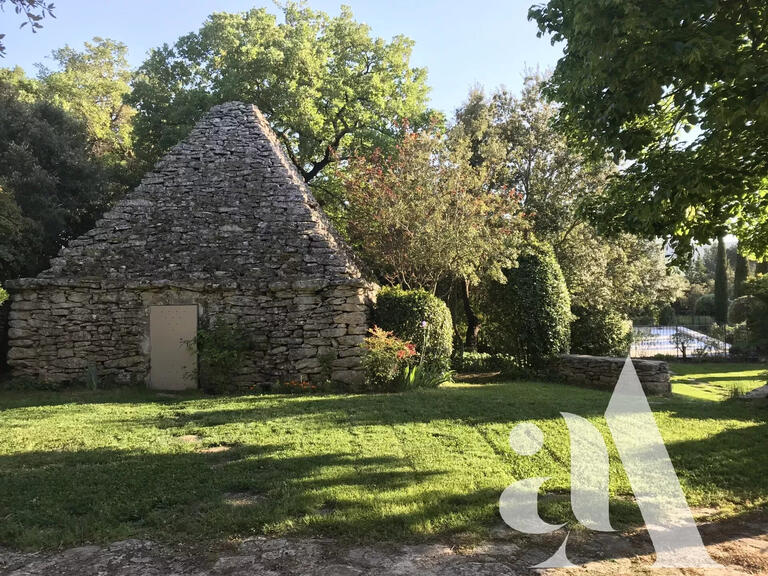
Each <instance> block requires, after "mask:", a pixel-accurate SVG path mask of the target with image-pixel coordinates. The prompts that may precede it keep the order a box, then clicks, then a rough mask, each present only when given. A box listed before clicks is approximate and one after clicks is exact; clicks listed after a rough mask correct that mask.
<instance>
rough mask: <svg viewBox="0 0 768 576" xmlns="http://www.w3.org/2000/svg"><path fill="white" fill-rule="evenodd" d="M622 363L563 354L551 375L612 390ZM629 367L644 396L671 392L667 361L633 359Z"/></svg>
mask: <svg viewBox="0 0 768 576" xmlns="http://www.w3.org/2000/svg"><path fill="white" fill-rule="evenodd" d="M625 360H626V359H625V358H609V357H605V356H582V355H579V354H566V355H563V356H560V358H559V359H558V360H557V361H556V362H555V363H554V365H553V367H552V376H553V377H554V378H557V379H559V380H561V381H563V382H565V383H566V384H575V385H576V386H588V387H590V388H602V389H606V390H613V387H614V386H616V382H617V381H618V380H619V375H620V374H621V370H622V369H623V368H624V362H625ZM632 364H633V365H634V367H635V372H637V376H638V378H640V383H641V384H642V385H643V390H645V393H646V394H668V393H669V392H670V391H671V385H670V383H669V367H668V366H667V363H666V362H660V361H658V360H638V359H633V360H632Z"/></svg>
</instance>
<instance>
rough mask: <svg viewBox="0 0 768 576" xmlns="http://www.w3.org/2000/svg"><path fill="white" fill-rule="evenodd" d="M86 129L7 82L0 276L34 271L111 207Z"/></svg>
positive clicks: (2, 120)
mask: <svg viewBox="0 0 768 576" xmlns="http://www.w3.org/2000/svg"><path fill="white" fill-rule="evenodd" d="M86 134H87V132H86V130H85V127H84V126H83V124H82V123H81V122H79V121H78V120H77V119H76V118H73V117H72V116H70V115H69V114H67V113H66V112H64V111H63V110H61V109H60V108H58V107H56V106H53V105H52V104H49V103H47V102H42V101H38V102H32V103H30V102H27V101H25V99H24V98H22V97H20V95H19V91H18V90H17V89H16V88H15V87H14V86H12V85H10V84H6V83H3V82H0V188H1V189H2V190H1V191H0V281H2V280H5V279H7V278H13V277H16V276H21V275H33V274H36V273H37V272H39V271H40V270H42V269H43V268H45V267H46V266H47V265H48V260H49V259H50V258H51V257H52V256H53V255H55V254H56V253H57V252H58V250H59V248H61V246H62V245H63V244H64V243H65V242H66V241H67V240H68V239H69V238H71V237H73V236H75V235H77V234H80V233H82V232H84V231H85V230H87V229H88V228H89V227H90V226H91V225H92V223H93V221H94V219H95V217H96V216H97V215H98V214H99V213H100V212H101V211H103V210H104V209H105V207H106V206H105V202H106V200H105V199H106V194H105V191H104V189H105V185H106V184H105V178H104V173H103V170H102V167H101V164H100V163H98V162H95V161H93V160H92V159H91V157H90V147H89V145H88V141H87V136H86Z"/></svg>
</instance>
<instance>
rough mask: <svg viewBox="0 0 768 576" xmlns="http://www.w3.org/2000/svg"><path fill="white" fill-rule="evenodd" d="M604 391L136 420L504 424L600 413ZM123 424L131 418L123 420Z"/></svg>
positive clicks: (527, 386) (183, 407)
mask: <svg viewBox="0 0 768 576" xmlns="http://www.w3.org/2000/svg"><path fill="white" fill-rule="evenodd" d="M609 399H610V393H607V392H605V391H600V390H591V389H584V388H575V387H572V386H566V385H561V384H549V383H530V382H506V383H495V384H489V385H483V386H469V385H468V386H462V387H449V388H440V389H436V390H416V391H410V392H404V393H396V394H369V395H313V396H279V395H269V394H267V395H258V396H242V397H228V398H222V399H221V404H222V405H223V406H225V407H223V408H221V407H217V406H215V405H214V403H211V404H212V406H211V408H210V409H208V408H207V407H205V406H203V407H201V408H198V407H194V409H193V410H187V408H192V406H191V404H189V402H179V403H177V404H175V405H174V406H169V410H168V411H166V412H165V413H164V414H162V415H159V416H158V417H155V418H149V419H144V420H141V421H140V423H141V424H144V425H152V426H156V427H159V428H171V427H185V426H188V425H195V426H201V427H208V426H219V425H226V424H233V423H243V422H256V421H263V420H267V419H274V418H293V417H304V416H306V417H314V418H318V419H322V420H323V421H325V422H335V423H339V424H347V425H348V424H350V423H351V424H353V425H377V424H390V425H396V424H412V423H430V422H434V421H436V420H455V421H461V422H462V423H465V424H485V423H507V422H516V421H520V420H539V419H542V420H546V419H552V418H560V412H561V411H570V412H575V413H577V414H580V415H582V416H598V415H602V414H603V412H604V411H605V407H606V406H607V404H608V401H609ZM125 422H126V423H130V422H134V423H135V422H136V420H125Z"/></svg>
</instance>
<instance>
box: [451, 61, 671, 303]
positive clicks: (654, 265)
mask: <svg viewBox="0 0 768 576" xmlns="http://www.w3.org/2000/svg"><path fill="white" fill-rule="evenodd" d="M559 115H560V111H559V109H558V107H557V106H556V105H554V104H553V103H551V102H547V101H546V100H545V99H544V97H543V95H542V80H541V78H540V77H537V76H536V75H533V76H531V77H529V78H528V79H527V80H526V82H525V85H524V87H523V90H522V92H521V93H520V94H519V95H514V94H511V93H509V92H508V91H506V90H497V91H495V92H494V93H492V94H491V95H489V96H488V95H486V94H484V93H483V91H482V90H481V89H473V90H472V91H471V92H470V95H469V98H468V99H467V101H466V102H465V104H464V105H463V106H462V107H461V108H459V110H458V111H457V115H456V125H455V127H454V128H453V130H452V134H458V135H459V136H461V137H462V138H466V139H468V140H469V142H470V150H471V156H470V161H471V164H472V165H474V166H485V170H486V172H487V173H488V174H489V178H490V180H491V182H492V184H491V186H492V187H494V188H497V189H499V188H503V187H507V188H511V189H514V190H516V191H517V192H518V193H519V194H520V195H521V198H522V202H523V207H524V209H525V211H526V213H527V215H528V217H529V219H530V221H531V224H532V228H533V230H534V232H535V234H536V236H537V237H539V238H541V239H544V240H546V241H548V242H549V243H550V244H551V245H552V246H553V247H554V250H555V253H556V255H557V259H558V262H559V265H560V267H561V268H562V271H563V274H564V275H565V278H566V282H567V284H568V288H569V290H570V293H571V300H572V303H573V305H574V306H575V307H579V308H581V309H582V310H602V311H603V312H605V311H606V310H610V311H614V312H616V313H619V314H622V315H640V314H648V313H653V312H655V311H656V310H657V309H658V308H659V307H660V306H662V305H663V304H666V303H669V302H672V301H673V300H674V299H675V298H676V296H677V295H678V294H679V293H680V291H681V289H682V287H683V284H684V283H685V280H684V279H683V278H682V277H681V276H680V274H679V273H678V272H677V271H676V270H674V269H668V268H667V266H666V262H665V258H664V250H663V248H662V246H661V245H660V244H659V243H658V242H655V241H649V240H643V239H641V238H638V237H637V236H634V235H630V234H618V235H616V236H614V237H605V236H602V235H600V234H599V233H598V232H597V231H596V230H595V228H594V227H593V226H592V225H591V224H590V223H589V222H588V221H587V220H586V218H585V216H584V214H583V210H582V207H583V205H584V204H585V202H587V201H588V200H589V199H590V198H592V197H594V196H596V195H600V194H601V193H602V190H603V189H604V187H605V186H606V182H607V181H608V180H609V179H610V177H611V175H612V174H613V173H615V171H616V168H615V167H614V166H613V165H612V164H611V163H610V162H606V161H605V160H603V159H597V160H594V159H592V158H590V157H588V156H586V155H585V154H583V153H582V152H581V151H580V150H579V149H577V148H575V147H574V146H571V145H570V144H569V142H568V141H567V139H566V137H565V135H564V134H563V133H561V132H560V131H559V130H558V126H557V124H558V119H559Z"/></svg>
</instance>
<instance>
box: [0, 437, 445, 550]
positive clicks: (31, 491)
mask: <svg viewBox="0 0 768 576" xmlns="http://www.w3.org/2000/svg"><path fill="white" fill-rule="evenodd" d="M435 474H437V472H417V471H414V470H413V469H412V468H410V467H409V465H408V463H407V462H406V461H404V460H402V459H398V458H389V457H375V458H366V457H354V456H352V455H350V454H344V453H324V454H316V455H311V456H299V457H297V456H293V457H286V456H284V455H283V454H281V453H280V450H279V448H275V447H256V448H254V447H250V446H248V447H234V448H232V449H231V450H228V451H227V452H221V453H200V452H183V453H165V454H153V453H140V452H128V451H120V450H106V449H105V450H87V451H78V452H28V453H23V454H18V455H14V456H0V519H2V521H0V544H2V545H6V546H12V547H20V548H37V547H45V548H50V547H66V546H72V545H76V544H79V543H83V542H98V543H106V542H111V541H114V540H119V539H122V538H128V537H150V538H154V539H159V540H165V541H171V542H173V541H187V542H194V541H196V540H225V539H229V538H233V537H242V536H248V535H253V534H261V533H269V532H271V531H278V532H288V533H291V532H295V533H302V531H304V529H307V528H308V527H309V526H311V525H312V524H313V518H314V519H315V521H314V524H317V523H318V519H320V520H322V519H323V518H325V517H326V516H328V510H329V509H330V510H332V511H333V512H334V517H337V520H335V521H333V522H330V521H329V522H328V523H326V524H325V527H326V528H328V530H323V532H327V535H329V536H334V535H335V536H342V537H355V536H357V535H358V534H360V531H361V530H362V529H363V527H367V528H369V529H371V531H372V535H373V536H375V535H376V534H377V532H378V533H380V532H381V530H378V531H377V530H376V523H375V522H374V521H375V520H376V517H375V516H376V514H373V515H372V514H366V513H365V508H366V503H365V502H364V501H362V502H361V501H359V500H360V497H361V495H364V494H365V493H366V492H373V493H378V494H387V493H398V491H403V489H404V488H406V487H407V486H411V485H416V484H418V483H422V482H427V481H428V479H429V478H430V476H433V475H435ZM403 493H406V492H405V491H403ZM232 494H240V495H242V494H245V495H248V496H250V497H252V498H251V499H250V500H249V499H247V498H246V500H245V501H246V502H253V505H246V506H242V505H239V503H238V502H237V501H236V500H235V501H234V502H233V501H232V498H231V495H232ZM345 497H348V499H346V500H345ZM363 500H364V499H363ZM319 523H320V525H323V523H322V522H321V521H320V522H319ZM384 525H385V527H386V522H385V523H384ZM310 532H311V530H310Z"/></svg>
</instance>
